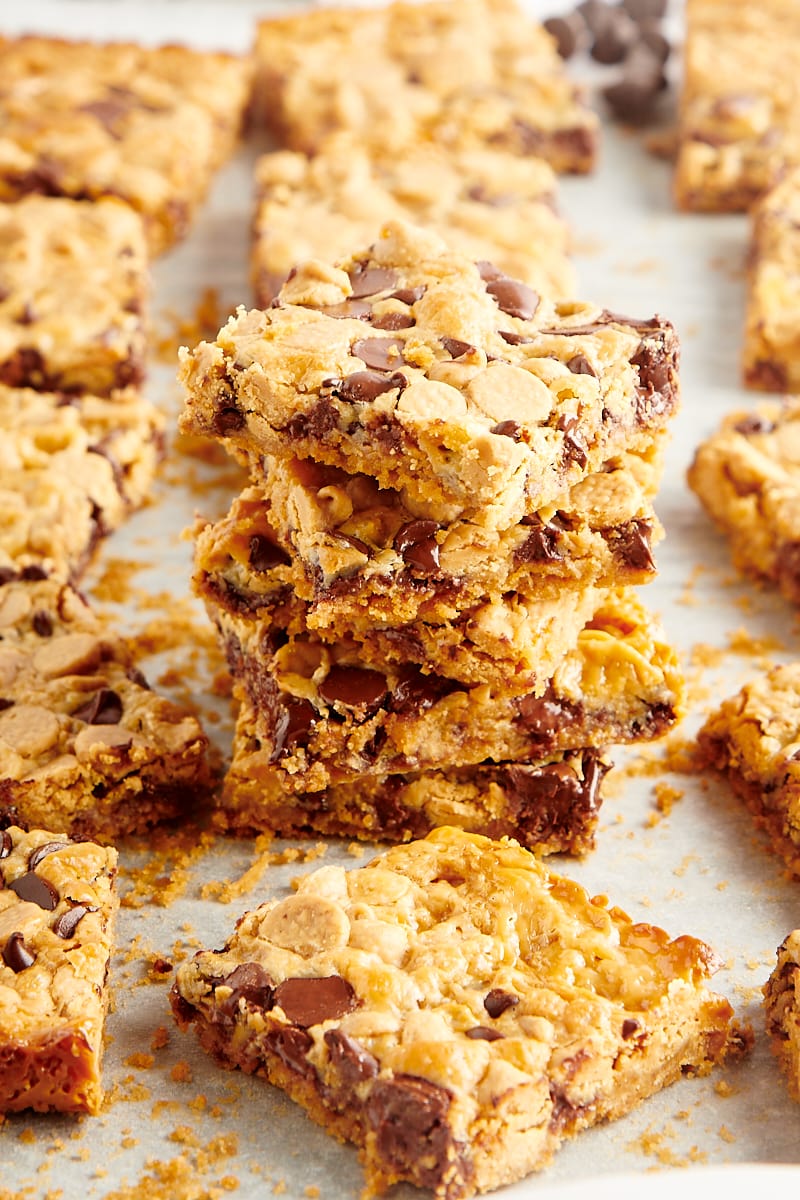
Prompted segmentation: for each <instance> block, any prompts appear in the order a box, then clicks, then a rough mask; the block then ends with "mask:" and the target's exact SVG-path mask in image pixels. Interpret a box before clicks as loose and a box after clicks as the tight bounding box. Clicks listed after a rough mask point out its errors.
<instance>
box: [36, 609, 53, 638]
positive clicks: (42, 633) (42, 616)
mask: <svg viewBox="0 0 800 1200" xmlns="http://www.w3.org/2000/svg"><path fill="white" fill-rule="evenodd" d="M31 625H32V626H33V631H34V633H37V634H38V635H39V637H52V636H53V618H52V617H51V616H50V614H49V613H46V612H44V611H43V610H42V609H38V610H37V611H36V612H35V613H34V614H33V616H32V617H31Z"/></svg>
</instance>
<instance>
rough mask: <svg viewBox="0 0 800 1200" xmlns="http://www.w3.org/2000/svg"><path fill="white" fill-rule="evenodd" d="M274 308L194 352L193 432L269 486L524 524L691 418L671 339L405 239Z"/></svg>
mask: <svg viewBox="0 0 800 1200" xmlns="http://www.w3.org/2000/svg"><path fill="white" fill-rule="evenodd" d="M276 304H277V307H273V308H270V309H268V310H267V311H266V312H261V311H258V310H255V311H253V312H249V313H248V312H245V311H244V310H243V309H240V310H239V313H238V315H236V316H234V317H232V318H231V319H230V321H229V322H228V324H227V325H226V326H225V327H224V328H223V329H222V330H221V332H220V334H219V337H218V339H217V341H216V342H202V343H201V344H200V345H199V346H197V347H196V348H195V349H194V350H193V351H189V350H187V349H186V348H183V350H182V352H181V360H182V365H181V372H180V373H181V377H182V381H183V383H184V386H185V389H186V393H187V396H186V407H185V410H184V413H183V416H182V425H183V428H184V430H185V431H187V432H196V433H201V434H207V435H210V436H212V437H217V438H220V439H221V440H223V441H224V442H225V444H226V445H228V446H229V447H230V448H232V449H233V450H235V451H238V452H239V453H240V454H243V455H245V456H248V455H249V457H250V459H251V460H252V461H253V465H254V469H260V466H259V464H260V461H261V458H262V457H263V455H264V454H271V455H275V456H277V457H284V458H285V457H288V456H292V457H300V458H313V459H315V460H317V461H319V462H324V463H328V464H330V465H333V466H338V467H341V468H342V469H343V470H345V471H348V472H349V473H351V474H358V473H363V474H366V475H369V476H371V477H373V478H374V479H376V480H377V481H378V483H379V485H380V486H381V487H384V488H391V489H393V490H396V491H399V492H401V493H402V497H403V501H404V503H407V504H408V505H409V507H411V506H414V507H415V509H416V511H417V513H418V515H420V516H423V517H425V518H426V519H434V520H437V521H440V522H445V523H450V522H452V521H455V520H457V519H459V518H460V517H461V518H463V519H465V520H469V519H476V520H478V519H479V522H480V523H481V524H484V525H487V526H489V527H491V528H506V527H508V526H509V525H512V524H516V523H517V522H519V521H520V520H521V519H522V517H523V516H525V515H526V514H528V513H532V512H535V511H536V510H537V509H539V508H541V507H543V506H544V505H545V504H548V503H550V502H551V501H553V500H554V499H555V498H556V497H560V496H561V495H563V493H564V492H565V491H566V490H567V489H568V488H570V487H571V486H572V485H573V484H575V483H577V482H578V481H579V480H580V479H582V478H584V477H585V476H586V475H587V474H590V473H592V472H593V471H597V470H600V469H601V468H602V465H603V463H605V462H607V461H608V460H609V459H610V458H612V457H614V456H615V455H617V454H620V453H622V452H623V451H625V450H630V451H639V452H645V451H646V450H647V449H648V447H649V446H650V445H651V444H652V442H653V440H654V439H655V438H657V436H658V435H659V434H660V433H661V432H662V430H663V429H664V428H665V427H666V426H667V424H668V422H669V418H670V417H671V416H672V414H673V412H674V410H675V408H676V405H677V398H678V397H677V391H678V380H677V360H678V343H677V338H676V335H675V332H674V329H673V328H672V326H671V325H670V324H669V323H668V322H666V321H662V320H661V319H660V318H654V319H653V320H649V321H641V322H635V321H631V320H629V319H627V318H624V317H616V316H614V315H612V314H610V313H608V312H605V311H603V310H601V309H598V308H596V307H595V306H593V305H591V304H579V303H572V302H560V301H552V300H549V299H547V298H544V297H540V296H539V295H538V294H537V293H535V292H534V291H533V290H532V289H531V288H529V287H528V286H527V285H526V284H522V283H519V282H518V281H515V280H512V279H510V278H508V277H507V276H504V275H503V274H502V273H501V272H500V271H499V269H497V268H494V267H492V266H490V265H489V264H486V263H484V264H475V263H473V262H472V261H471V260H470V259H466V258H463V257H462V256H460V255H457V254H455V253H453V252H451V251H449V250H448V249H447V248H446V246H445V244H444V243H443V242H442V241H441V239H440V238H438V237H436V236H435V235H433V234H430V233H428V232H426V231H423V230H421V229H418V228H416V227H414V226H410V225H407V224H405V223H403V222H390V223H389V224H387V226H386V227H385V229H384V231H383V234H382V236H381V237H380V239H379V240H378V242H377V243H376V244H375V245H374V246H372V247H371V249H370V250H369V251H367V252H366V254H361V255H357V256H355V257H353V258H352V259H350V260H348V261H347V262H345V263H344V265H343V266H341V267H331V266H326V265H324V264H322V263H319V262H315V261H312V262H311V263H308V264H306V265H305V266H303V267H300V268H299V269H298V271H297V272H296V274H295V275H294V276H293V277H292V278H291V279H290V280H289V281H287V283H286V284H285V285H284V287H283V289H282V290H281V292H280V295H279V297H278V300H277V301H276ZM387 319H389V323H390V325H391V328H390V329H382V328H381V326H385V324H386V321H387ZM376 322H377V326H378V327H377V329H376V328H375V325H376Z"/></svg>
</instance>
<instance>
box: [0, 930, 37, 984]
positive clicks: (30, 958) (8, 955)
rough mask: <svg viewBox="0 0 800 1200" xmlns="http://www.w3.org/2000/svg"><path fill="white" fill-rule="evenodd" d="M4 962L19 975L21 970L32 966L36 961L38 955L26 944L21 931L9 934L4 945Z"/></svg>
mask: <svg viewBox="0 0 800 1200" xmlns="http://www.w3.org/2000/svg"><path fill="white" fill-rule="evenodd" d="M3 962H4V963H5V964H6V966H7V967H10V968H11V970H12V971H13V972H14V974H15V975H19V973H20V971H24V970H25V968H26V967H32V966H33V964H34V963H35V962H36V955H35V954H34V953H33V951H32V950H29V949H28V947H27V946H26V945H25V940H24V938H23V936H22V934H21V933H12V934H11V935H10V936H9V939H8V941H7V942H6V944H5V946H4V947H3Z"/></svg>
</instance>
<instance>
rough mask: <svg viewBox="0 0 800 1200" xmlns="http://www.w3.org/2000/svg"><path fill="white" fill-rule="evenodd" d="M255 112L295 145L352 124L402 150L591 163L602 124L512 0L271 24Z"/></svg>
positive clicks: (374, 141) (560, 164)
mask: <svg viewBox="0 0 800 1200" xmlns="http://www.w3.org/2000/svg"><path fill="white" fill-rule="evenodd" d="M256 94H257V98H258V99H257V105H258V111H259V113H260V114H261V116H262V118H263V119H264V120H265V121H266V122H267V124H268V125H269V127H270V128H271V129H272V131H273V132H274V133H275V134H276V136H277V137H278V140H279V141H281V142H283V143H285V144H286V145H288V146H289V147H291V148H292V149H293V150H302V151H305V152H307V153H311V154H313V153H315V152H316V151H317V150H318V149H319V148H320V145H321V143H322V142H323V140H324V138H325V136H326V135H327V134H329V133H330V132H331V131H332V130H335V129H345V130H347V131H348V132H350V133H351V134H353V135H355V136H356V137H357V138H358V139H359V140H360V141H362V142H363V143H364V144H365V145H368V146H369V147H370V148H377V149H378V150H381V151H383V150H389V151H390V152H398V153H404V152H405V148H406V147H407V146H408V145H410V144H411V145H414V144H417V143H418V142H419V141H433V142H435V143H439V144H443V145H445V146H447V147H448V148H451V149H452V148H461V147H473V146H491V147H500V148H502V149H504V150H510V151H512V152H513V153H515V154H532V155H538V156H540V157H541V158H545V159H547V160H548V161H549V162H550V163H551V164H552V165H553V167H554V168H555V169H556V170H557V171H572V172H586V171H590V170H591V169H592V168H593V166H594V164H595V160H596V155H597V145H598V140H599V139H598V130H599V122H598V120H597V117H596V116H595V114H594V113H593V112H592V111H590V109H589V108H588V106H587V105H586V104H585V102H584V98H583V95H582V93H581V92H580V90H579V89H578V87H577V86H576V85H575V84H574V83H573V82H572V81H571V80H570V79H569V77H568V75H567V73H566V71H565V69H564V64H563V62H562V60H561V58H560V57H559V54H558V51H557V49H556V45H555V42H554V40H553V39H552V38H551V36H550V35H549V34H548V33H547V32H546V31H545V30H544V29H543V28H542V27H541V26H540V25H538V24H537V23H536V22H534V21H531V19H530V18H529V17H528V16H526V15H525V13H524V12H523V11H522V10H521V8H519V7H518V6H517V4H515V3H513V2H512V0H466V2H461V3H452V2H448V0H441V2H436V0H434V2H432V3H428V4H424V5H418V4H410V3H393V4H389V5H387V6H385V7H380V8H374V9H372V10H365V9H363V8H350V9H347V8H340V9H333V10H323V11H321V12H320V11H316V10H312V11H311V12H307V13H300V14H294V15H292V16H284V17H278V18H277V19H269V20H265V21H262V22H261V23H260V25H259V27H258V36H257V40H256Z"/></svg>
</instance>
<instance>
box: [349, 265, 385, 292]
mask: <svg viewBox="0 0 800 1200" xmlns="http://www.w3.org/2000/svg"><path fill="white" fill-rule="evenodd" d="M348 274H349V276H350V286H351V287H352V289H353V292H352V294H353V296H354V297H355V298H356V299H360V298H361V297H362V296H374V295H375V294H376V293H377V292H385V291H387V290H388V289H389V288H393V287H395V285H396V284H397V272H396V271H392V270H390V269H389V268H387V267H369V266H367V264H366V263H358V264H357V265H356V266H355V267H353V269H352V270H351V271H349V272H348Z"/></svg>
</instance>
